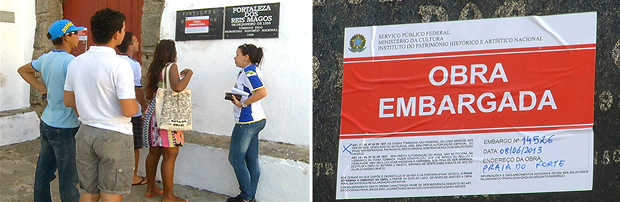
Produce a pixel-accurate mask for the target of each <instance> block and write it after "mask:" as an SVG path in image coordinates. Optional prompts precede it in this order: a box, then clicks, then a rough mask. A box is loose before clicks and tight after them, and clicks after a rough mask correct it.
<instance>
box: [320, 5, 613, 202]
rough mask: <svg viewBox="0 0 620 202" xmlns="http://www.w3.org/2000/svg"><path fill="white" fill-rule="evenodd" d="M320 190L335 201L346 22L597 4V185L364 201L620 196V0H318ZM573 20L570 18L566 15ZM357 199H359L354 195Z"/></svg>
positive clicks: (542, 11) (574, 9) (550, 11)
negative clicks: (551, 190) (564, 189)
mask: <svg viewBox="0 0 620 202" xmlns="http://www.w3.org/2000/svg"><path fill="white" fill-rule="evenodd" d="M313 3H314V8H313V9H314V13H313V30H314V35H313V45H314V46H313V48H314V49H313V56H314V57H313V68H314V75H313V85H314V86H313V87H314V91H313V98H314V103H313V111H314V113H313V133H314V137H313V141H314V142H313V151H314V154H313V171H314V175H313V176H314V179H313V184H314V185H313V197H314V201H333V200H335V197H336V171H337V156H338V148H337V147H338V145H339V144H338V140H339V131H340V129H339V127H340V107H341V96H342V95H341V93H342V57H343V46H342V44H344V41H343V40H344V39H343V35H344V28H346V27H359V26H373V25H388V24H403V23H427V22H438V21H455V20H467V19H480V18H500V17H512V16H530V15H555V14H564V13H578V12H590V11H597V14H598V19H597V23H598V29H597V51H596V52H597V53H596V74H595V75H596V77H595V79H596V80H595V95H594V97H595V106H594V109H593V110H594V114H595V117H594V162H592V163H593V164H594V183H593V190H592V191H580V192H559V193H537V194H511V195H478V196H476V195H474V196H449V197H426V198H403V199H375V200H365V201H395V200H397V201H619V200H620V194H619V193H618V192H617V190H619V189H620V180H619V179H618V176H620V137H618V134H619V132H617V131H618V128H619V127H620V123H619V122H620V104H619V103H620V102H619V101H620V88H619V85H618V84H616V82H618V81H620V69H619V67H620V50H619V48H620V41H619V38H620V29H619V25H620V13H619V12H618V9H620V4H618V1H617V0H565V1H552V0H497V1H491V0H486V1H485V0H470V1H467V0H434V1H433V0H314V1H313ZM567 23H569V22H567ZM354 201H355V200H354Z"/></svg>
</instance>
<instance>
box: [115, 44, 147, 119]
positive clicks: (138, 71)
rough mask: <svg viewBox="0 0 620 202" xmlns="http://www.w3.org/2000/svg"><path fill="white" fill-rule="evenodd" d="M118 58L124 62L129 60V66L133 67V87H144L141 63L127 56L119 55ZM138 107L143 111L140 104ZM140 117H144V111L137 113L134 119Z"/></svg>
mask: <svg viewBox="0 0 620 202" xmlns="http://www.w3.org/2000/svg"><path fill="white" fill-rule="evenodd" d="M118 57H120V58H123V60H127V62H129V65H131V70H132V71H133V85H134V86H135V87H142V83H141V82H140V80H141V79H142V66H140V63H139V62H138V61H137V60H134V59H133V58H130V57H129V56H127V55H118ZM138 106H139V108H138V109H142V106H141V105H140V103H138ZM138 116H142V110H138V113H136V115H133V117H138Z"/></svg>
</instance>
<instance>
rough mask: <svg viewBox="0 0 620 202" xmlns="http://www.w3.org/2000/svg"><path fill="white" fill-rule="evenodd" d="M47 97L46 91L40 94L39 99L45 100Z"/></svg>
mask: <svg viewBox="0 0 620 202" xmlns="http://www.w3.org/2000/svg"><path fill="white" fill-rule="evenodd" d="M46 99H47V93H46V94H41V100H43V101H45V100H46Z"/></svg>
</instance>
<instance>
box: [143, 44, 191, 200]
mask: <svg viewBox="0 0 620 202" xmlns="http://www.w3.org/2000/svg"><path fill="white" fill-rule="evenodd" d="M176 59H177V51H176V47H175V44H174V41H172V40H161V41H160V42H159V44H157V47H155V53H154V57H153V62H151V65H150V66H149V70H148V73H147V85H146V92H145V94H146V98H147V99H151V100H152V101H151V103H150V104H149V106H148V107H147V109H146V114H145V115H144V130H143V135H144V136H145V138H144V140H148V143H147V144H148V145H149V154H148V156H147V157H146V166H145V167H146V178H147V182H148V183H147V184H148V186H147V189H146V193H145V196H146V197H147V198H151V197H154V196H157V195H160V194H163V198H162V200H161V201H186V200H184V199H181V198H179V197H177V196H175V195H174V194H173V192H172V186H173V182H174V164H175V162H176V158H177V156H178V154H179V147H180V146H183V143H184V142H185V139H184V138H185V137H184V135H183V131H169V130H165V129H160V128H158V127H157V121H156V120H157V117H156V116H155V93H156V92H157V89H158V88H165V85H164V82H163V81H164V79H163V78H162V74H161V72H162V69H164V68H165V67H166V66H168V65H171V66H170V71H169V74H170V81H168V82H170V87H171V88H172V90H174V91H175V92H180V91H183V90H184V89H185V88H186V87H187V85H188V84H189V80H190V79H191V78H192V75H193V74H194V73H193V71H192V70H191V69H184V70H183V71H181V73H180V74H177V72H178V66H177V65H176V63H175V62H176ZM145 145H146V144H145ZM161 156H163V160H162V162H161V178H162V184H163V187H164V188H163V190H162V189H159V188H158V187H157V186H156V185H155V175H156V174H157V164H158V163H159V158H160V157H161Z"/></svg>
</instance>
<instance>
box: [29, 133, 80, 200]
mask: <svg viewBox="0 0 620 202" xmlns="http://www.w3.org/2000/svg"><path fill="white" fill-rule="evenodd" d="M39 130H40V131H41V151H40V152H39V161H38V162H37V170H36V173H35V176H34V201H35V202H41V201H45V202H47V201H50V202H51V201H52V197H51V194H50V182H52V180H54V179H55V178H56V175H55V174H54V172H55V171H56V169H58V178H59V179H58V183H59V184H58V187H59V188H60V199H61V200H62V201H63V202H70V201H79V200H80V192H79V191H78V189H77V188H76V184H77V182H78V175H77V170H76V168H75V133H77V131H78V128H55V127H52V126H49V125H47V124H45V123H44V122H43V121H41V124H40V126H39Z"/></svg>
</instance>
